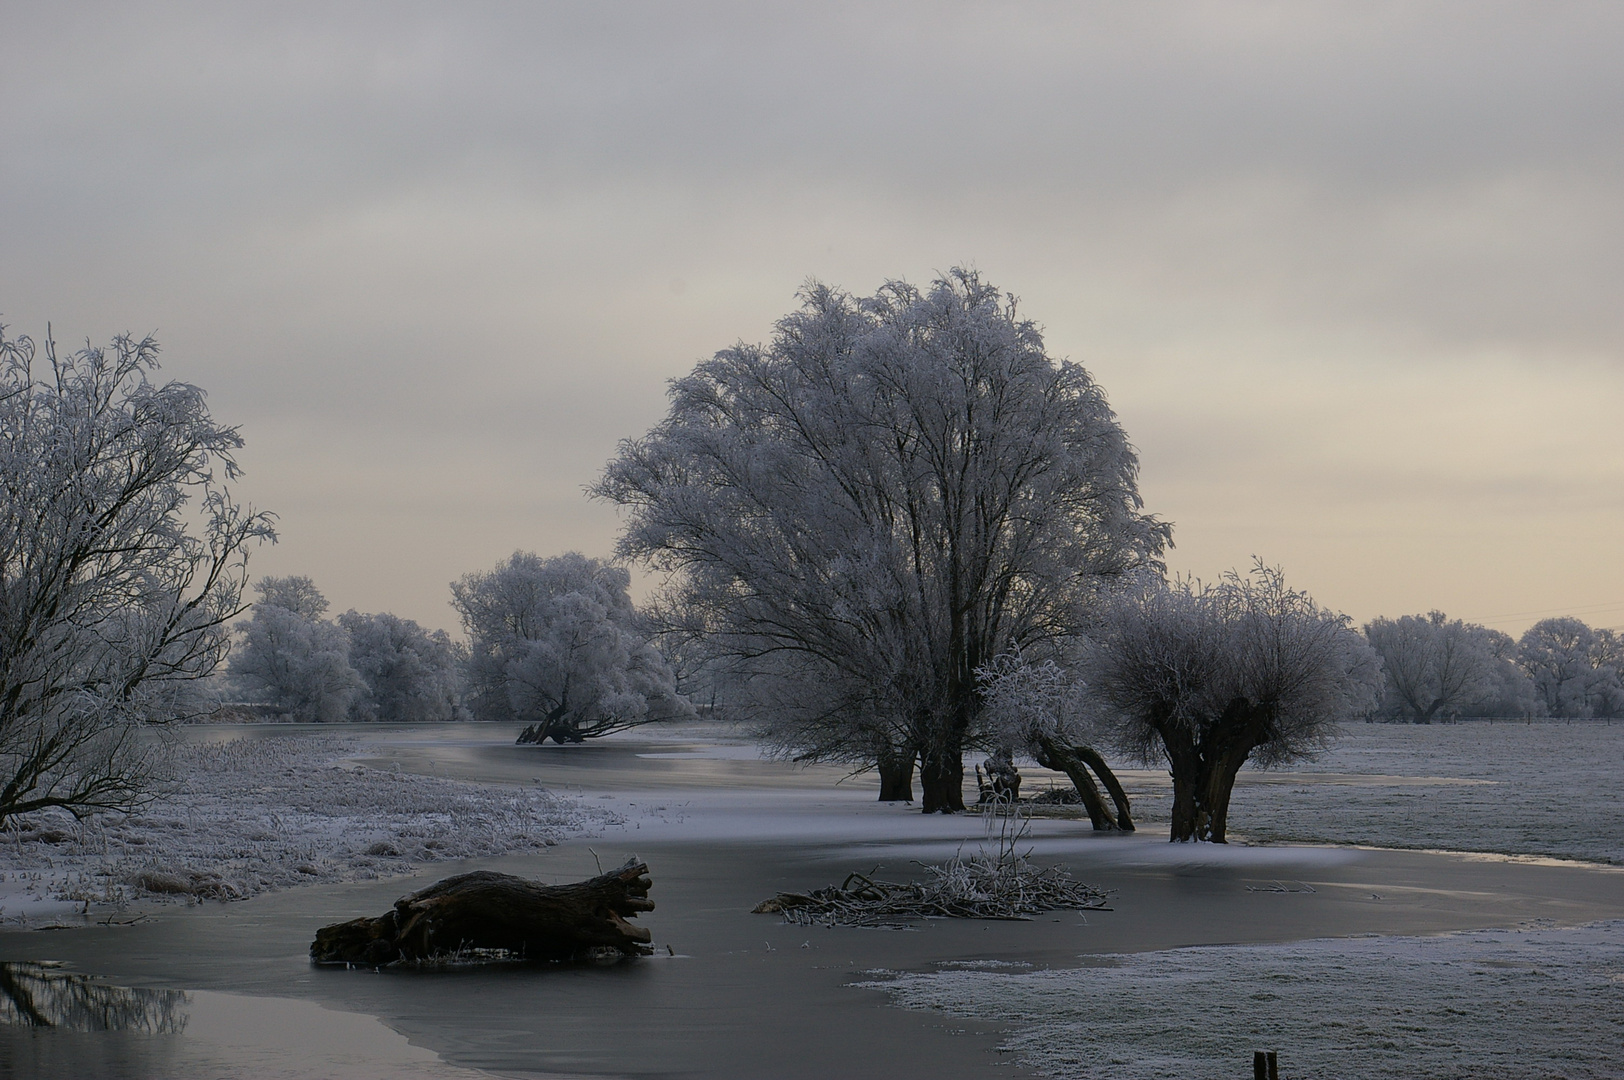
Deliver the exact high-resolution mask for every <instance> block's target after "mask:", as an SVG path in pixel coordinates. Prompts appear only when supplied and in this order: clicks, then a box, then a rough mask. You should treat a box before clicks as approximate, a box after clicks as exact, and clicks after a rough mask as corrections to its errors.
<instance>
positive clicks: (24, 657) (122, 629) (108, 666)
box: [0, 328, 274, 822]
mask: <svg viewBox="0 0 1624 1080" xmlns="http://www.w3.org/2000/svg"><path fill="white" fill-rule="evenodd" d="M157 357H158V346H157V344H156V343H155V342H154V341H153V340H152V339H151V338H145V339H142V340H140V341H137V340H135V339H133V338H130V337H119V338H116V339H114V341H113V343H112V344H111V345H110V346H109V347H107V348H92V347H88V346H87V347H86V348H85V349H83V350H81V351H79V352H77V353H74V354H73V355H71V356H68V357H60V356H58V355H57V352H56V349H55V347H54V345H53V343H52V342H51V341H49V340H47V341H46V342H45V346H44V349H43V357H42V359H43V361H44V362H43V363H41V364H38V365H36V359H39V357H37V355H36V347H35V344H34V342H33V341H32V340H31V339H29V338H28V337H17V338H13V339H6V338H5V337H4V333H3V328H0V484H3V485H4V499H3V501H0V822H4V821H6V820H8V819H10V818H12V817H14V816H17V815H23V814H28V813H31V812H34V811H37V810H42V809H45V808H48V807H59V808H62V809H65V810H68V811H70V812H72V813H74V814H76V815H78V814H82V813H85V812H88V811H95V810H100V809H127V808H129V807H130V806H132V805H134V804H135V803H136V802H137V801H138V800H139V799H140V798H141V797H142V795H143V792H144V791H145V790H146V788H147V785H148V783H149V781H150V779H151V777H152V769H153V767H154V765H155V759H154V744H153V742H152V740H151V739H149V738H146V737H145V733H144V730H143V729H145V728H146V727H148V726H149V725H151V724H154V723H163V722H165V721H169V720H173V719H175V718H176V709H177V708H178V707H184V701H185V698H186V694H185V692H184V691H185V690H186V688H187V687H189V686H195V685H196V681H197V680H199V679H202V678H204V677H206V676H208V675H209V674H210V673H211V672H212V671H213V670H214V669H215V667H216V666H217V665H218V664H219V663H220V661H221V659H222V658H223V657H224V654H225V651H226V648H227V643H228V632H227V629H226V626H227V623H228V621H229V620H230V619H232V618H234V617H235V616H236V615H237V614H239V613H240V611H241V596H242V588H243V580H244V574H245V573H246V561H247V556H248V551H249V549H250V548H251V547H252V546H253V545H255V544H256V543H258V542H260V541H263V540H268V539H273V538H274V534H273V531H272V527H271V522H270V520H269V518H268V517H267V516H266V515H264V514H257V513H254V512H253V511H252V510H250V509H246V508H244V507H242V506H241V505H239V504H238V503H236V502H235V501H233V499H232V496H231V493H230V491H229V490H228V489H227V487H226V484H227V483H228V482H229V481H231V480H234V479H236V478H237V476H238V470H237V466H236V462H235V460H234V459H233V456H232V455H233V453H234V452H235V451H236V450H237V449H238V448H239V447H241V446H242V439H241V438H240V437H239V436H238V434H237V430H236V429H235V428H229V427H222V426H220V425H219V424H217V423H215V421H214V420H213V418H212V417H210V415H209V411H208V408H207V406H206V404H205V400H204V394H203V391H202V390H200V389H198V388H197V387H195V386H191V385H188V384H186V383H180V382H166V383H161V384H158V383H155V382H153V381H152V380H151V378H150V376H151V375H152V374H153V373H154V372H155V371H156V370H157V368H158V362H157Z"/></svg>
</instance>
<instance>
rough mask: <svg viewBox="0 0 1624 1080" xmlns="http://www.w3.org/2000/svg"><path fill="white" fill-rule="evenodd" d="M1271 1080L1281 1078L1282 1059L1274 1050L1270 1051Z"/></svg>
mask: <svg viewBox="0 0 1624 1080" xmlns="http://www.w3.org/2000/svg"><path fill="white" fill-rule="evenodd" d="M1269 1080H1280V1059H1279V1057H1278V1056H1277V1055H1276V1054H1275V1052H1274V1051H1273V1050H1270V1051H1269Z"/></svg>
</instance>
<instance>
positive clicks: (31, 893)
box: [0, 736, 612, 921]
mask: <svg viewBox="0 0 1624 1080" xmlns="http://www.w3.org/2000/svg"><path fill="white" fill-rule="evenodd" d="M372 749H373V748H372V747H370V746H368V745H367V744H366V743H365V742H363V741H361V740H357V739H353V738H344V737H327V736H308V737H280V738H268V739H252V738H244V739H234V740H232V741H229V742H211V743H204V744H195V743H193V744H188V743H182V744H180V745H178V746H177V747H176V748H175V755H176V757H175V761H174V772H175V776H176V777H177V779H176V781H175V782H174V783H173V785H172V788H171V790H170V792H169V793H167V794H165V795H163V796H162V797H160V798H159V799H157V800H156V801H154V802H153V803H152V804H151V805H150V806H148V807H147V808H146V809H145V810H144V811H142V812H140V813H136V814H133V815H131V816H129V817H123V818H120V817H116V816H113V815H103V816H100V817H98V818H95V819H92V820H90V821H87V822H84V823H78V822H75V821H73V819H72V818H70V817H68V816H67V815H65V814H63V815H59V816H55V817H53V816H50V815H37V816H35V817H34V818H33V819H31V820H30V821H29V822H27V824H26V826H25V828H24V829H23V831H20V832H15V831H7V832H5V833H3V834H0V919H6V920H19V919H20V920H28V921H38V920H39V919H40V918H42V917H53V916H59V915H62V914H66V913H70V912H84V911H89V910H91V909H93V908H102V907H107V906H116V905H121V904H124V903H126V902H128V901H130V900H134V899H145V900H152V899H158V898H168V899H171V900H190V899H221V900H231V899H240V898H244V897H248V896H253V895H255V894H256V893H261V892H264V891H266V890H269V889H281V888H287V887H289V886H293V885H301V884H309V883H313V882H336V881H354V880H365V879H373V878H379V877H385V876H391V875H395V874H403V873H406V872H408V871H410V870H412V869H413V868H414V867H415V866H417V865H420V864H422V863H427V862H435V861H440V860H445V859H466V858H475V857H481V856H491V855H502V854H507V853H509V852H522V851H532V850H535V849H536V848H540V847H545V846H548V845H552V844H556V843H557V842H558V841H559V840H561V839H563V838H564V837H565V836H567V835H570V834H572V833H576V832H579V831H580V830H581V829H583V828H585V827H588V826H602V825H604V824H607V823H608V822H609V821H610V820H612V815H611V814H610V813H609V812H607V811H605V810H601V809H598V808H589V807H585V806H583V805H582V804H580V803H579V802H577V801H576V800H574V799H567V798H561V797H559V796H556V795H553V794H550V793H548V792H545V791H541V790H537V789H525V788H519V787H512V786H484V785H476V784H466V783H461V782H458V781H453V780H444V779H439V778H436V777H432V776H416V775H412V774H410V773H399V772H393V771H388V772H386V771H380V770H376V769H368V768H365V767H363V766H360V765H357V764H355V763H354V762H352V761H351V760H349V759H351V758H354V757H356V756H358V755H364V754H367V753H369V752H371V750H372Z"/></svg>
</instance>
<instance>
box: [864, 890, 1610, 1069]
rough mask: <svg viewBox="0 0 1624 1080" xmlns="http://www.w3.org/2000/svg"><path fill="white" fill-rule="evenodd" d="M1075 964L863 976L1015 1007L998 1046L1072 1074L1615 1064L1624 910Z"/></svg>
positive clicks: (986, 1007) (910, 1004)
mask: <svg viewBox="0 0 1624 1080" xmlns="http://www.w3.org/2000/svg"><path fill="white" fill-rule="evenodd" d="M1087 959H1088V960H1089V964H1088V966H1086V967H1080V968H1073V969H1068V970H1052V971H1031V972H1025V971H1020V970H1011V969H1012V968H1017V969H1018V968H1020V967H1023V966H1024V965H1016V964H1005V965H1002V967H1001V969H994V970H984V969H970V970H963V969H960V970H944V971H939V972H932V973H925V974H901V975H896V976H894V977H893V978H892V979H889V980H885V981H871V982H866V983H862V984H859V985H863V986H869V987H873V988H876V989H882V990H885V991H886V992H888V993H889V994H890V995H891V996H892V998H893V999H894V1001H895V1003H896V1004H898V1005H901V1006H904V1007H907V1008H911V1009H935V1010H941V1011H944V1012H947V1013H949V1014H951V1015H954V1016H962V1017H974V1018H976V1019H978V1020H982V1021H993V1022H1001V1023H1006V1024H1009V1025H1010V1027H1011V1028H1012V1031H1011V1032H1010V1034H1009V1035H1008V1036H1007V1037H1006V1039H1005V1041H1004V1043H1003V1049H1005V1050H1006V1051H1008V1052H1010V1053H1012V1054H1013V1055H1015V1056H1016V1058H1017V1059H1018V1060H1020V1061H1021V1062H1022V1063H1023V1064H1025V1065H1028V1066H1030V1067H1033V1068H1035V1069H1036V1070H1037V1071H1039V1072H1040V1073H1042V1074H1044V1075H1049V1076H1061V1077H1075V1078H1077V1080H1163V1078H1165V1080H1206V1078H1211V1080H1233V1078H1234V1077H1239V1076H1247V1075H1250V1073H1249V1070H1250V1067H1251V1059H1252V1052H1253V1051H1254V1050H1277V1051H1279V1053H1280V1073H1281V1075H1282V1076H1289V1077H1315V1078H1316V1080H1341V1078H1346V1080H1361V1078H1383V1077H1393V1078H1395V1080H1396V1078H1401V1077H1402V1078H1412V1077H1428V1078H1431V1080H1496V1078H1505V1080H1534V1078H1545V1077H1563V1078H1566V1080H1602V1078H1616V1077H1618V1076H1619V1075H1620V1074H1621V1070H1624V922H1613V923H1603V924H1599V925H1595V926H1589V927H1580V928H1576V929H1557V928H1530V929H1524V930H1519V931H1512V930H1488V931H1474V932H1469V933H1458V934H1446V935H1442V936H1438V937H1424V938H1414V937H1412V938H1391V937H1386V938H1352V939H1343V940H1322V941H1307V942H1299V943H1294V944H1289V945H1267V946H1248V947H1218V948H1201V949H1176V950H1170V951H1166V952H1153V953H1140V954H1136V955H1122V956H1096V957H1089V958H1087Z"/></svg>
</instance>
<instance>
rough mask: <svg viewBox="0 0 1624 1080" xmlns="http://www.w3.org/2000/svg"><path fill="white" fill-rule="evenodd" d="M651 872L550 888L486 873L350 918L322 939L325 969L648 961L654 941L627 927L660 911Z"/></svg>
mask: <svg viewBox="0 0 1624 1080" xmlns="http://www.w3.org/2000/svg"><path fill="white" fill-rule="evenodd" d="M647 874H648V865H647V864H646V863H642V862H639V861H638V860H637V859H635V858H633V859H628V860H627V862H626V865H625V866H622V867H621V868H620V869H619V870H614V871H611V872H610V873H607V874H600V875H599V876H597V877H595V878H592V879H590V880H588V881H578V882H575V883H574V884H570V885H543V884H541V883H540V882H535V881H527V880H525V879H524V878H521V877H514V876H513V875H511V874H497V873H492V872H491V871H489V870H480V871H476V872H475V873H472V874H458V875H457V876H456V877H449V878H446V879H445V880H444V881H438V882H436V883H434V884H433V885H430V886H429V887H428V888H426V889H424V890H422V891H421V892H415V893H412V894H411V895H410V896H403V897H401V898H400V899H399V900H396V901H395V906H394V908H393V909H392V910H390V911H386V912H384V913H383V914H382V915H380V916H378V917H377V918H375V919H366V918H362V919H351V920H350V921H349V922H344V923H334V924H333V925H331V926H324V927H322V928H321V929H320V930H318V931H316V940H315V941H314V942H312V943H311V945H310V958H311V959H312V960H314V961H315V962H316V963H318V964H367V965H381V964H392V963H396V962H400V961H406V962H412V961H418V960H428V959H432V958H435V957H444V956H451V955H455V954H457V953H459V952H466V951H470V950H499V951H501V952H505V953H508V954H510V955H512V956H514V957H519V958H523V959H527V960H570V959H580V958H587V957H590V956H593V955H594V954H602V953H603V952H607V951H610V950H614V951H618V952H619V953H620V954H621V955H622V956H646V955H648V954H649V953H650V952H652V951H653V950H652V949H651V948H650V947H649V941H650V934H649V931H648V928H647V927H643V926H634V925H632V924H631V923H629V922H627V921H626V920H627V919H628V918H636V916H637V913H638V912H640V911H653V910H654V901H652V900H650V899H649V898H648V891H649V888H650V886H651V885H652V884H653V883H652V882H651V881H650V880H649V878H648V877H647Z"/></svg>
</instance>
